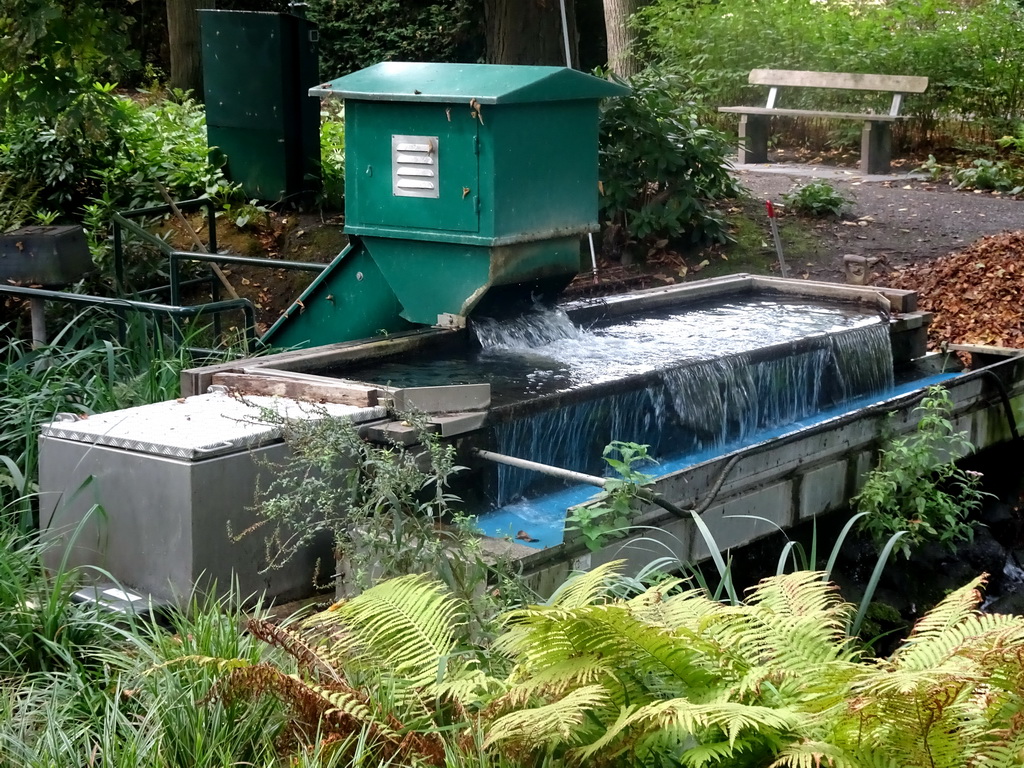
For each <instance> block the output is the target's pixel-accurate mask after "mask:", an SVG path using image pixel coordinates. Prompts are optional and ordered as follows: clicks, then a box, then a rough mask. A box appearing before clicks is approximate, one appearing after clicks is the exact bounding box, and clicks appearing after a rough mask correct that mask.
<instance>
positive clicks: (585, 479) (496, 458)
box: [471, 448, 731, 520]
mask: <svg viewBox="0 0 1024 768" xmlns="http://www.w3.org/2000/svg"><path fill="white" fill-rule="evenodd" d="M471 452H472V454H473V455H474V456H479V457H480V458H481V459H487V460H488V461H493V462H495V463H496V464H507V465H508V466H510V467H517V468H519V469H526V470H529V471H531V472H539V473H540V474H542V475H548V476H550V477H557V478H559V479H560V480H567V481H569V482H571V483H580V484H581V485H593V486H595V487H597V488H602V489H603V488H604V487H605V485H606V484H607V483H608V478H606V477H598V476H597V475H587V474H584V473H583V472H576V471H574V470H571V469H563V468H562V467H554V466H551V465H550V464H541V463H539V462H536V461H529V460H528V459H520V458H518V457H516V456H508V455H506V454H504V453H495V452H494V451H485V450H483V449H481V448H474V449H472V451H471ZM729 469H731V467H729ZM726 472H728V469H727V470H726ZM724 479H725V478H724V476H723V478H722V480H723V481H724ZM720 487H721V485H719V488H720ZM717 492H718V491H717V489H716V490H715V491H714V493H715V494H717ZM636 497H637V498H638V499H641V500H642V501H646V502H648V503H650V504H654V505H655V506H657V507H661V508H662V509H664V510H665V511H666V512H671V513H672V514H673V515H675V516H676V517H679V518H681V519H684V520H689V519H690V512H689V510H685V509H683V508H682V507H678V506H676V505H675V504H673V503H671V502H669V501H665V500H664V499H663V498H661V497H660V496H657V495H656V494H654V493H652V492H651V491H649V490H647V489H646V488H640V487H638V488H637V489H636ZM707 506H709V504H708V505H705V506H704V509H707ZM701 511H703V509H702V510H701Z"/></svg>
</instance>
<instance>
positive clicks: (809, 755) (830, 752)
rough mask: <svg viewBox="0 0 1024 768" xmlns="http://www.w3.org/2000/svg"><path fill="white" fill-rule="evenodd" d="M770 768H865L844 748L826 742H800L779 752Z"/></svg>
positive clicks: (789, 745)
mask: <svg viewBox="0 0 1024 768" xmlns="http://www.w3.org/2000/svg"><path fill="white" fill-rule="evenodd" d="M768 768H863V766H862V765H861V763H860V762H858V761H857V760H855V759H854V758H853V757H851V756H850V755H848V754H847V752H846V750H844V749H843V748H842V747H837V746H836V745H835V744H829V743H828V742H825V741H798V742H794V743H792V744H788V745H787V746H786V747H784V748H783V749H782V750H780V751H779V753H778V757H777V758H776V760H775V762H774V763H772V764H771V765H769V766H768Z"/></svg>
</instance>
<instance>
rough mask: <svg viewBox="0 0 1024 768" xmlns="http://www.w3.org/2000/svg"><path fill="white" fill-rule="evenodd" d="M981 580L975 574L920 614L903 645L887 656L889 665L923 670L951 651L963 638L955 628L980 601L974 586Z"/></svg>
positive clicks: (982, 579)
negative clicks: (972, 578)
mask: <svg viewBox="0 0 1024 768" xmlns="http://www.w3.org/2000/svg"><path fill="white" fill-rule="evenodd" d="M984 583H985V577H984V576H979V577H978V578H976V579H974V580H973V581H971V582H969V583H968V584H966V585H964V586H963V587H961V588H960V589H958V590H955V591H954V592H951V593H950V594H948V595H947V596H946V597H945V598H944V599H943V600H942V601H941V602H940V603H939V604H938V605H936V606H935V607H934V608H932V609H931V610H930V611H928V613H926V614H925V615H924V616H922V617H921V619H920V620H918V622H917V623H916V624H915V625H914V628H913V630H911V632H910V635H909V636H908V637H907V639H906V640H905V641H904V642H903V645H902V646H900V647H899V648H897V649H896V651H895V652H894V653H893V654H892V656H891V657H890V661H891V663H892V665H893V667H894V668H897V669H904V670H921V669H927V668H929V667H931V666H933V665H934V664H935V663H936V662H938V661H939V660H941V659H942V658H944V657H945V656H947V655H949V654H950V653H952V652H953V650H954V649H955V648H956V646H957V645H959V643H960V642H961V641H962V639H963V634H962V632H958V631H957V627H958V626H959V625H961V624H962V623H963V622H964V621H966V620H967V619H968V618H970V617H971V616H972V615H974V614H975V612H976V611H977V608H978V606H979V605H980V604H981V593H980V592H979V591H978V589H979V587H981V586H982V585H983V584H984Z"/></svg>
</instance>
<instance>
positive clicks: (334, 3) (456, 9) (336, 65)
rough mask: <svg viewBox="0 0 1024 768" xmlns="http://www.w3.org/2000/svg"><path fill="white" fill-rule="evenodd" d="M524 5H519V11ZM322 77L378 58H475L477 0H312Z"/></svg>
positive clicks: (479, 37)
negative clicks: (318, 40)
mask: <svg viewBox="0 0 1024 768" xmlns="http://www.w3.org/2000/svg"><path fill="white" fill-rule="evenodd" d="M525 12H527V11H524V13H525ZM309 18H310V19H312V20H313V21H315V22H316V23H317V24H318V25H319V27H320V73H321V76H323V77H324V78H327V79H332V78H335V77H340V76H341V75H347V74H348V73H349V72H354V71H356V70H357V69H363V68H364V67H369V66H370V65H372V64H376V63H378V62H381V61H442V62H443V61H477V60H478V59H480V58H481V56H482V54H483V32H482V30H481V29H480V25H481V21H482V19H483V2H482V0H402V1H401V2H399V0H369V1H366V0H311V2H310V3H309Z"/></svg>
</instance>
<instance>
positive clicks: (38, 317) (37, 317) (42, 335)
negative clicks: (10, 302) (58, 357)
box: [28, 297, 46, 349]
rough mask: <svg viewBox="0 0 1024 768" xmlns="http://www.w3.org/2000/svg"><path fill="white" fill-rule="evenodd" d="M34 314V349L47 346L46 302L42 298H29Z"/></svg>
mask: <svg viewBox="0 0 1024 768" xmlns="http://www.w3.org/2000/svg"><path fill="white" fill-rule="evenodd" d="M28 306H29V313H30V314H31V316H32V349H39V348H40V347H44V346H46V302H45V301H44V300H43V299H40V298H34V297H33V298H31V299H29V300H28Z"/></svg>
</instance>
